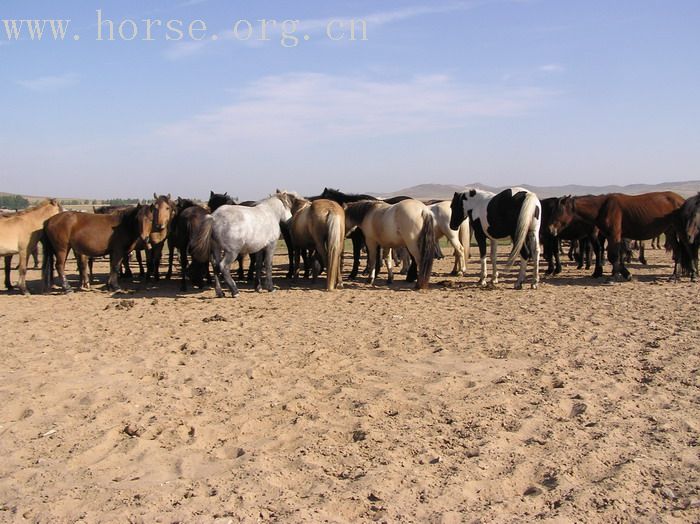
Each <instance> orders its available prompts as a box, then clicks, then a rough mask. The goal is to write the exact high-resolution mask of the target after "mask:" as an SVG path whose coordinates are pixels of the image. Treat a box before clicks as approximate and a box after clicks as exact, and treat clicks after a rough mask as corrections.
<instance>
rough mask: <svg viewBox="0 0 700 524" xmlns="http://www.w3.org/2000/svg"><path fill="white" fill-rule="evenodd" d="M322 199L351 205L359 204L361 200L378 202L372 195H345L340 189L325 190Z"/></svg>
mask: <svg viewBox="0 0 700 524" xmlns="http://www.w3.org/2000/svg"><path fill="white" fill-rule="evenodd" d="M321 198H328V199H329V200H335V201H336V202H341V203H344V204H349V203H351V202H359V201H361V200H377V198H376V197H373V196H372V195H363V194H361V193H360V194H357V193H343V192H342V191H340V190H338V189H332V188H328V187H326V188H324V189H323V193H321Z"/></svg>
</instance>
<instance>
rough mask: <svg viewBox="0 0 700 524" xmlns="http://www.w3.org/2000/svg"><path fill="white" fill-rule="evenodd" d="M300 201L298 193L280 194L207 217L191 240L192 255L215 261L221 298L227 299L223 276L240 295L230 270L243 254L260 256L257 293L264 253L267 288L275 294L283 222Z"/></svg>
mask: <svg viewBox="0 0 700 524" xmlns="http://www.w3.org/2000/svg"><path fill="white" fill-rule="evenodd" d="M298 198H299V197H297V196H296V195H295V194H294V193H288V192H281V191H277V192H276V193H275V194H274V195H272V196H271V197H269V198H267V199H266V200H263V201H261V202H260V203H258V204H257V205H256V206H255V207H243V206H222V207H220V208H219V209H217V210H216V211H214V213H212V214H211V215H207V216H206V217H205V218H204V220H203V221H202V225H201V227H200V228H198V229H197V231H196V232H194V234H193V236H192V238H191V239H190V253H191V254H192V256H193V258H194V259H195V260H197V261H199V262H206V261H207V260H209V259H211V263H212V266H213V268H214V283H215V286H216V296H217V297H223V296H224V292H223V290H222V289H221V282H220V280H219V274H222V275H223V278H224V281H225V282H226V285H227V286H228V288H229V289H230V290H231V294H232V296H234V297H235V296H236V295H238V293H239V291H238V287H236V283H235V282H234V280H233V278H231V270H230V267H231V263H232V262H233V261H234V260H236V258H238V255H241V254H251V253H256V254H257V258H258V261H257V262H258V264H257V275H256V283H255V289H256V290H257V291H261V290H262V284H261V281H260V275H261V266H262V260H261V258H262V256H263V254H264V256H265V269H266V272H267V275H266V276H267V282H266V286H265V287H266V288H267V290H268V291H274V287H273V285H272V256H273V255H274V252H275V247H276V245H277V239H278V238H279V236H280V222H286V221H288V220H289V219H290V218H292V207H294V204H295V202H296V201H297V200H298ZM222 252H223V256H222Z"/></svg>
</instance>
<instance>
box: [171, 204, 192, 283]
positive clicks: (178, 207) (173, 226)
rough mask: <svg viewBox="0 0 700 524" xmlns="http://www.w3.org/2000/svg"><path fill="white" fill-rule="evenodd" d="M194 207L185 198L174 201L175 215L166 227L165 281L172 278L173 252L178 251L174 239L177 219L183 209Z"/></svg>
mask: <svg viewBox="0 0 700 524" xmlns="http://www.w3.org/2000/svg"><path fill="white" fill-rule="evenodd" d="M196 205H197V204H196V203H195V202H194V201H192V200H189V199H187V198H181V197H177V200H175V214H174V215H173V219H172V220H171V221H170V224H169V226H168V227H169V231H168V240H167V241H168V272H167V274H166V275H165V278H166V279H167V280H170V279H171V278H172V276H173V258H174V257H175V250H176V249H178V250H179V246H178V242H177V241H176V239H175V235H176V229H177V225H178V218H179V217H180V215H181V214H182V212H183V211H184V210H185V209H188V208H190V207H194V206H196Z"/></svg>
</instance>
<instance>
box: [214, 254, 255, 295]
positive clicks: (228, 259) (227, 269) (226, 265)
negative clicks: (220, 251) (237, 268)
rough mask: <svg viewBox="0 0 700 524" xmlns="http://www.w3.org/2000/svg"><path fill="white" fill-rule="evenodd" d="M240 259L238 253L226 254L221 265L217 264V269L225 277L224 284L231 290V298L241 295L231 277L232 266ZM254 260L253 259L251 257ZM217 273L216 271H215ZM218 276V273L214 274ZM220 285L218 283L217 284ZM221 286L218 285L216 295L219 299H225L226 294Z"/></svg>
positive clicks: (220, 262)
mask: <svg viewBox="0 0 700 524" xmlns="http://www.w3.org/2000/svg"><path fill="white" fill-rule="evenodd" d="M236 258H238V253H224V256H223V257H222V258H221V260H220V261H219V263H218V264H217V269H218V271H219V272H220V273H221V275H222V276H223V277H224V282H226V285H227V286H228V288H229V289H230V290H231V296H233V297H236V296H237V295H238V293H239V291H238V287H237V286H236V283H235V282H234V281H233V277H232V276H231V264H233V261H234V260H236ZM251 260H252V257H251ZM215 271H216V270H215ZM214 274H215V275H216V272H215V273H214ZM217 285H218V283H217ZM220 292H221V286H220V285H218V288H217V293H216V295H217V296H219V297H223V296H224V294H223V292H221V294H219V293H220Z"/></svg>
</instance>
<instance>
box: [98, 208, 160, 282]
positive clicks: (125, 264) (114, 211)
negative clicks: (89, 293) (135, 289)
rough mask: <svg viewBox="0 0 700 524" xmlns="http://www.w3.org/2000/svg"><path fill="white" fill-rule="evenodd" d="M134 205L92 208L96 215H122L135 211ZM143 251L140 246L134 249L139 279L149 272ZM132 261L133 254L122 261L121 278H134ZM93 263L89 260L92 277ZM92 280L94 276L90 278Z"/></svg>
mask: <svg viewBox="0 0 700 524" xmlns="http://www.w3.org/2000/svg"><path fill="white" fill-rule="evenodd" d="M134 207H135V206H133V205H117V206H111V205H110V206H100V207H95V206H92V212H93V213H95V214H96V215H120V214H123V213H125V212H127V211H130V210H132V209H134ZM141 249H143V248H139V247H138V246H136V247H135V248H134V250H133V251H134V254H135V255H136V263H137V264H138V265H139V277H141V278H144V277H145V276H146V272H147V270H148V259H146V266H145V267H144V265H143V257H142V256H141ZM130 259H131V252H130V253H129V254H128V255H127V256H126V257H124V260H122V265H121V266H120V268H119V277H120V278H121V277H126V278H132V277H133V276H134V274H133V273H132V271H131V266H130V265H129V260H130ZM92 263H93V259H92V257H90V259H89V260H88V267H89V268H90V275H92ZM90 278H92V276H90Z"/></svg>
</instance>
